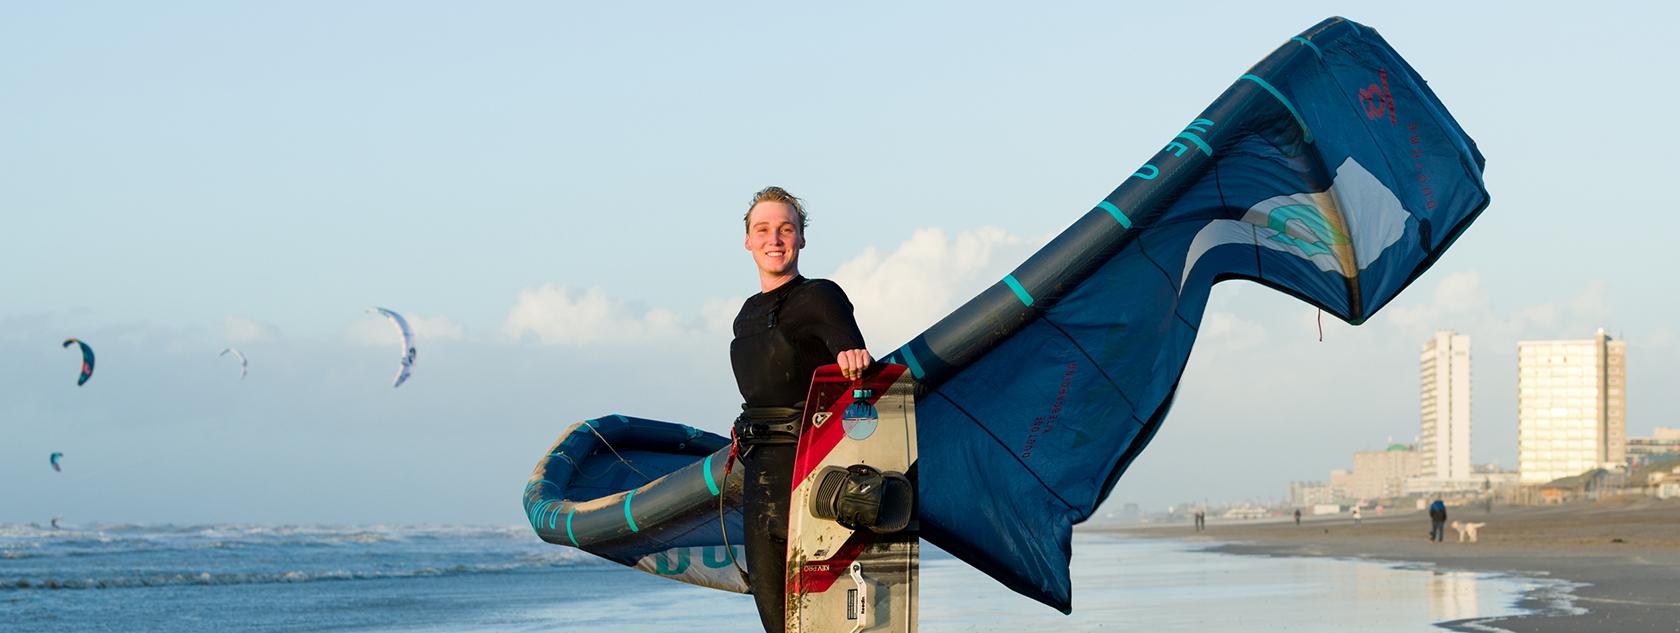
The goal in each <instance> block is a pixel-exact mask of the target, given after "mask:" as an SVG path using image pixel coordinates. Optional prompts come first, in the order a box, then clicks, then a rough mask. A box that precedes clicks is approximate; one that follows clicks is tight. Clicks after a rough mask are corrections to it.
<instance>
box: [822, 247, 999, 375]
mask: <svg viewBox="0 0 1680 633" xmlns="http://www.w3.org/2000/svg"><path fill="white" fill-rule="evenodd" d="M1024 246H1025V240H1023V239H1021V238H1019V237H1016V236H1014V235H1010V234H1009V233H1008V232H1005V231H1004V230H1003V229H999V228H994V227H982V228H978V229H974V230H970V231H963V232H961V233H958V234H956V235H955V236H949V237H948V236H947V235H946V233H945V231H944V230H942V229H938V228H924V229H919V230H917V231H916V232H915V233H914V234H912V235H911V236H910V239H909V240H907V241H905V242H904V243H903V244H900V245H899V247H898V249H897V250H894V251H893V252H891V253H888V254H882V253H881V252H880V251H878V250H876V249H875V248H873V247H870V248H867V249H864V251H863V252H862V253H861V254H859V255H858V256H856V257H853V258H852V259H851V260H848V261H847V262H845V263H843V264H841V265H840V266H839V268H837V269H835V271H834V275H833V276H832V278H833V279H834V281H835V282H836V283H838V284H840V286H841V287H842V288H844V289H845V290H846V295H847V296H848V297H849V298H850V299H851V300H852V305H853V307H854V308H855V309H856V310H855V313H856V315H857V321H858V327H860V328H861V329H862V330H863V334H864V338H865V339H866V340H868V341H870V342H871V344H872V345H871V346H872V347H873V348H874V350H875V352H876V353H886V352H887V351H888V349H887V348H886V347H885V346H887V345H898V344H900V343H903V342H904V341H907V340H909V339H910V337H912V336H915V335H917V334H920V333H921V332H922V330H925V329H927V327H928V326H930V325H933V323H934V321H936V320H938V319H939V318H940V317H943V316H945V315H946V314H947V313H949V312H950V311H951V310H953V309H955V308H956V307H957V305H958V303H959V302H961V301H965V300H967V299H968V298H969V297H971V296H973V295H975V294H977V293H978V292H979V291H980V290H982V289H984V288H985V287H986V286H987V285H989V284H992V283H996V282H997V280H998V279H999V278H1001V277H1002V276H1003V275H1004V274H1005V273H1007V272H1008V268H1009V267H1010V266H1013V265H1014V264H1017V263H1019V260H1020V259H1021V257H1020V256H1021V255H1024V253H1023V252H1021V251H1024V250H1025V249H1024Z"/></svg>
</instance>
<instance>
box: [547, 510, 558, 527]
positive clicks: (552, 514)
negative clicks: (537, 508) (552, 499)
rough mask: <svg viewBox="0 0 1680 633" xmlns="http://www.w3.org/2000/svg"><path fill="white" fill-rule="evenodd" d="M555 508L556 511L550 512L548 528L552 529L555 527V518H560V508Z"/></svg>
mask: <svg viewBox="0 0 1680 633" xmlns="http://www.w3.org/2000/svg"><path fill="white" fill-rule="evenodd" d="M554 510H555V511H554V512H550V513H549V514H548V529H550V530H552V529H554V520H555V519H558V518H560V509H559V508H558V507H556V508H555V509H554Z"/></svg>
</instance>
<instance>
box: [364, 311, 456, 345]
mask: <svg viewBox="0 0 1680 633" xmlns="http://www.w3.org/2000/svg"><path fill="white" fill-rule="evenodd" d="M403 318H404V319H405V320H407V321H408V327H409V329H411V330H413V331H414V340H415V346H416V347H418V346H420V345H421V344H423V343H425V342H427V341H458V340H461V339H463V338H465V337H466V328H463V327H461V325H460V324H459V323H456V322H454V321H451V320H450V319H449V317H445V316H442V315H439V316H430V317H428V316H424V315H419V314H404V315H403ZM345 337H346V338H348V339H350V340H351V341H352V342H355V343H359V344H362V345H394V344H395V343H394V341H395V340H396V338H395V337H396V329H395V328H394V327H392V325H391V322H390V320H389V319H386V318H385V317H383V316H379V315H377V314H370V315H368V316H367V317H366V318H363V319H358V320H356V322H354V323H351V324H350V329H349V330H348V331H347V332H346V333H345Z"/></svg>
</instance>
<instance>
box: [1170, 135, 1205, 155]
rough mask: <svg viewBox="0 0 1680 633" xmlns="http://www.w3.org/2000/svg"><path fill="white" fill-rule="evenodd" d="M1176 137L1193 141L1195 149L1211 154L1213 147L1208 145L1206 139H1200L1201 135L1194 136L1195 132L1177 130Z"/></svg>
mask: <svg viewBox="0 0 1680 633" xmlns="http://www.w3.org/2000/svg"><path fill="white" fill-rule="evenodd" d="M1178 138H1181V139H1184V140H1186V141H1190V142H1191V143H1195V144H1196V149H1199V150H1202V153H1203V154H1207V155H1208V156H1212V155H1213V148H1211V147H1208V144H1207V141H1204V140H1202V137H1200V136H1196V135H1195V134H1191V133H1189V132H1179V133H1178Z"/></svg>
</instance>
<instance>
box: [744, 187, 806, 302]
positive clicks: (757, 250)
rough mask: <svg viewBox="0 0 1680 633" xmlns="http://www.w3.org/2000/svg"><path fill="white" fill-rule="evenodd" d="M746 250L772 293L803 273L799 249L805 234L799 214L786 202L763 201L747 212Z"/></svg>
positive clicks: (803, 241)
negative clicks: (800, 269)
mask: <svg viewBox="0 0 1680 633" xmlns="http://www.w3.org/2000/svg"><path fill="white" fill-rule="evenodd" d="M746 247H747V250H748V251H751V252H752V256H753V263H755V264H757V265H758V277H759V280H760V282H761V283H762V285H763V286H764V289H765V290H771V289H773V288H775V287H776V286H779V285H781V284H782V283H783V282H786V281H787V280H789V279H793V278H794V276H795V275H798V274H799V249H801V248H805V233H804V231H803V230H802V229H800V228H799V214H798V213H797V212H795V211H794V210H793V205H790V204H788V203H786V202H774V201H769V200H766V201H763V202H760V203H758V204H755V205H753V207H752V209H751V210H750V211H748V212H747V239H746Z"/></svg>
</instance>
